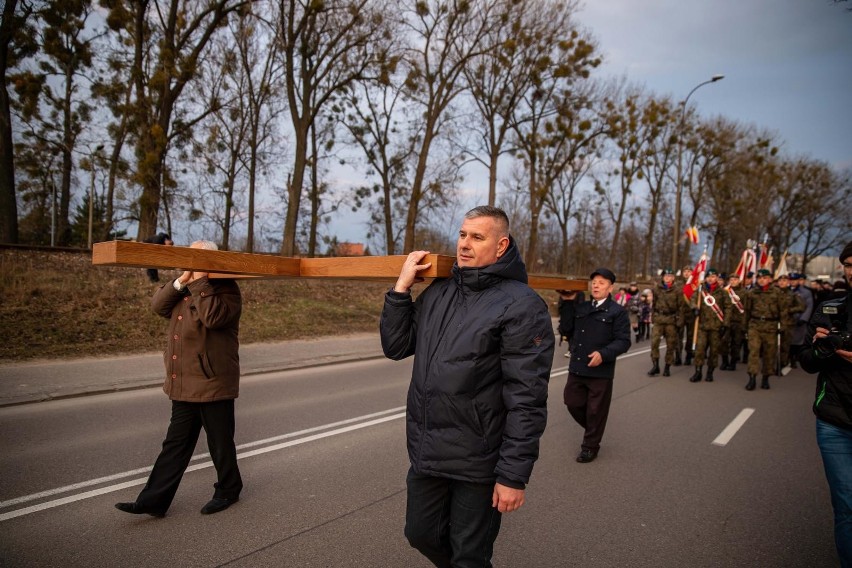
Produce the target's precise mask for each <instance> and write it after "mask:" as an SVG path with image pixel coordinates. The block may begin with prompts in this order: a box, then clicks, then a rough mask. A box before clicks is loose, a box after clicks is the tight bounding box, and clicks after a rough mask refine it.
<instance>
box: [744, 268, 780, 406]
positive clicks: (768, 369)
mask: <svg viewBox="0 0 852 568" xmlns="http://www.w3.org/2000/svg"><path fill="white" fill-rule="evenodd" d="M744 306H745V328H746V330H747V331H746V333H747V334H748V382H747V383H746V386H745V388H746V390H754V389H755V386H756V376H757V374H758V373H762V375H763V377H762V379H761V383H760V388H762V389H768V388H769V377H770V376H772V375H774V374H775V367H776V357H777V356H778V333H779V330H780V324H781V316H782V312H783V311H784V310H785V309H787V303H786V301H785V299H784V297H783V296H782V294H781V291H780V290H779V289H778V288H777V287H775V286H772V273H771V272H769V270H767V269H765V268H761V269H760V270H758V271H757V286H755V287H754V288H752V289H751V290H749V292H748V294H747V295H746V297H745V304H744Z"/></svg>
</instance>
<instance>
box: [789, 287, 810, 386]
mask: <svg viewBox="0 0 852 568" xmlns="http://www.w3.org/2000/svg"><path fill="white" fill-rule="evenodd" d="M790 284H791V285H792V288H793V292H794V293H795V294H796V295H797V296H798V297H799V301H800V302H801V305H803V306H804V309H803V310H802V311H801V312H799V314H798V316H797V317H796V318H795V323H794V326H793V333H792V335H791V339H790V366H791V367H792V368H794V369H795V368H796V367H797V366H798V363H797V361H798V356H799V351H801V350H802V347H803V346H804V345H805V339H806V337H807V334H808V328H807V324H808V321H810V319H811V316H812V315H813V312H814V295H813V294H812V293H811V291H810V290H809V289H808V287H807V279H806V278H805V275H804V274H799V273H797V272H794V273H793V274H791V275H790Z"/></svg>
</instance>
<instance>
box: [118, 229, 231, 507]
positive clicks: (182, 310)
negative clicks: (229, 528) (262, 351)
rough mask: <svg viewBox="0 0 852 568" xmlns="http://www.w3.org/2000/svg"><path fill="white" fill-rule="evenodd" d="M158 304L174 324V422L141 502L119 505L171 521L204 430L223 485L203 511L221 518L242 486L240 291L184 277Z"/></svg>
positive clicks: (168, 360) (195, 275)
mask: <svg viewBox="0 0 852 568" xmlns="http://www.w3.org/2000/svg"><path fill="white" fill-rule="evenodd" d="M191 248H197V249H205V250H216V249H217V247H216V244H215V243H213V242H211V241H196V242H194V243H192V245H191ZM151 304H152V307H153V309H154V313H156V314H157V315H160V316H162V317H164V318H168V320H169V326H168V332H167V335H166V338H167V340H166V349H165V352H164V361H165V366H166V379H165V382H164V383H163V391H164V392H165V393H166V395H167V396H168V397H169V399H171V401H172V416H171V421H170V422H169V428H168V431H167V433H166V439H165V440H164V441H163V448H162V451H161V452H160V455H159V456H158V457H157V461H156V462H155V463H154V469H153V470H152V471H151V474H150V475H149V476H148V482H147V483H146V484H145V487H144V488H143V489H142V491H141V492H140V493H139V495H138V496H137V497H136V501H131V502H126V503H116V504H115V507H116V508H117V509H118V510H120V511H124V512H125V513H132V514H148V515H153V516H155V517H163V516H165V514H166V511H167V510H168V508H169V506H170V505H171V503H172V500H173V499H174V496H175V493H176V492H177V489H178V485H179V484H180V480H181V478H182V477H183V473H184V471H186V468H187V466H188V465H189V461H190V459H191V458H192V453H193V451H194V450H195V445H196V443H197V442H198V435H199V434H200V432H201V429H202V428H204V431H205V432H206V434H207V446H208V448H209V449H210V457H211V459H212V460H213V465H214V466H215V468H216V475H217V481H216V483H215V484H214V486H213V487H214V492H213V498H212V499H211V500H210V501H209V502H208V503H207V504H205V505H204V506H203V507H202V508H201V513H202V514H204V515H208V514H212V513H218V512H219V511H222V510H224V509H227V508H228V507H230V506H231V505H233V504H234V503H236V502H237V501H238V500H239V497H240V491H241V490H242V488H243V482H242V478H241V476H240V470H239V467H238V466H237V450H236V446H235V445H234V431H235V420H234V399H236V398H237V396H238V395H239V385H240V358H239V327H240V315H241V313H242V297H241V295H240V288H239V286H237V283H236V281H234V280H232V279H230V278H223V279H215V280H211V279H209V278H208V275H207V273H206V272H194V271H185V272H184V273H183V274H181V275H180V277H178V278H177V279H175V280H174V281H172V282H169V283H167V284H164V285H162V286H160V288H159V289H158V290H157V291H156V292H155V293H154V297H153V299H152V301H151Z"/></svg>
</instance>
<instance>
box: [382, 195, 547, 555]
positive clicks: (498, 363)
mask: <svg viewBox="0 0 852 568" xmlns="http://www.w3.org/2000/svg"><path fill="white" fill-rule="evenodd" d="M427 254H428V252H426V251H415V252H412V253H411V254H409V255H408V258H407V259H406V261H405V263H404V264H403V267H402V270H401V271H400V275H399V279H398V280H397V282H396V285H395V286H394V287H393V289H392V290H390V291H388V293H387V294H386V296H385V305H384V309H383V310H382V317H381V338H382V349H383V350H384V352H385V355H386V356H387V357H388V358H390V359H394V360H400V359H404V358H406V357H409V356H411V355H416V356H415V358H414V370H413V373H412V377H411V385H410V387H409V390H408V407H407V411H406V422H407V424H406V433H407V440H408V456H409V461H410V463H411V467H410V469H409V472H408V477H407V486H408V501H407V510H406V521H405V535H406V537H407V538H408V541H409V543H410V544H411V546H413V547H414V548H416V549H417V550H419V551H420V552H421V553H422V554H423V555H424V556H425V557H426V558H428V559H429V560H430V561H431V562H432V563H434V564H435V565H436V566H483V567H485V566H491V555H492V551H493V547H494V541H495V540H496V538H497V533H498V531H499V529H500V519H501V514H502V513H508V512H511V511H515V510H517V509H518V508H519V507H521V506H522V505H523V504H524V490H525V487H526V484H527V482H528V481H529V478H530V474H531V473H532V468H533V464H534V462H535V461H536V459H537V458H538V447H539V438H540V437H541V435H542V432H543V431H544V426H545V423H546V420H547V383H548V380H549V378H550V369H551V365H552V363H553V351H554V344H555V338H554V333H553V327H552V323H551V319H550V314H549V313H548V309H547V304H546V303H545V302H544V300H543V299H542V298H541V297H540V296H539V295H538V294H536V293H535V292H534V291H533V290H532V289H530V287H529V286H527V272H526V268H525V266H524V263H523V261H522V260H521V257H520V254H519V252H518V249H517V247H516V246H515V242H514V240H513V239H512V237H511V236H510V235H509V220H508V218H507V216H506V213H505V212H503V211H502V210H501V209H497V208H495V207H490V206H480V207H476V208H474V209H471V210H470V211H468V212H467V213H466V214H465V219H464V222H463V224H462V227H461V230H460V231H459V238H458V243H457V256H456V263H455V265H454V266H453V268H452V274H451V277H450V278H439V279H436V280H435V281H434V282H432V284H431V285H430V286H429V287H428V288H426V289H425V290H424V291H423V292H422V293H421V294H420V295H419V296H418V298H417V300H416V301H414V300H413V299H412V297H411V292H410V290H411V287H412V285H413V284H414V283H415V282H416V281H417V280H418V273H420V272H421V271H423V270H426V269H428V268H429V266H430V264H429V263H426V264H419V263H420V262H421V261H422V260H423V258H424V257H425V256H426V255H427Z"/></svg>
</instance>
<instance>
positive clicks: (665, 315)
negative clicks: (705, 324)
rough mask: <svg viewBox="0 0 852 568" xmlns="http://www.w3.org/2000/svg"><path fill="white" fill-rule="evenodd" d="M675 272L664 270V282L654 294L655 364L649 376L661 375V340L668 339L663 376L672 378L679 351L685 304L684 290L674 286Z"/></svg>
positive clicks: (652, 314)
mask: <svg viewBox="0 0 852 568" xmlns="http://www.w3.org/2000/svg"><path fill="white" fill-rule="evenodd" d="M674 279H675V276H674V272H673V271H672V269H671V268H666V269H665V270H663V281H662V282H661V283H660V284H658V285H657V289H656V291H655V292H654V306H653V308H652V311H651V321H652V322H653V323H654V327H653V329H652V332H651V362H652V363H653V364H654V366H653V367H651V370H650V371H648V376H649V377H653V376H656V375H659V374H660V338H662V337H663V336H665V338H666V366H665V368H664V369H663V376H664V377H668V376H671V374H672V373H671V366H672V363H673V362H674V354H675V351H676V350H677V346H678V341H677V324H678V323H681V312H680V305H681V303H682V302H683V297H682V290H681V288H680V287H679V286H675V284H674Z"/></svg>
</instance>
